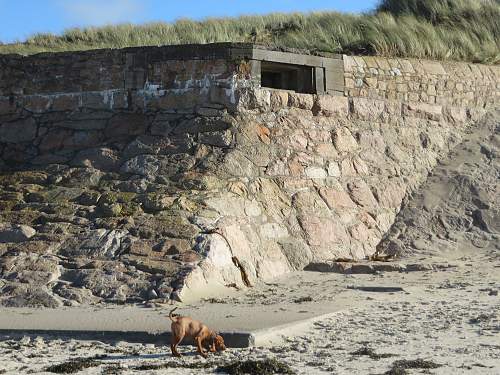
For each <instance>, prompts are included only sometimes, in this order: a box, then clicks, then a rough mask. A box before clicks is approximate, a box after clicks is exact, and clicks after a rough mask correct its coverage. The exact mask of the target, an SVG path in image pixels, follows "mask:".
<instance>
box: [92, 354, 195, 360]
mask: <svg viewBox="0 0 500 375" xmlns="http://www.w3.org/2000/svg"><path fill="white" fill-rule="evenodd" d="M197 355H198V353H196V352H185V353H182V357H195V356H197ZM165 358H171V359H175V358H178V357H175V356H173V355H172V354H170V353H164V354H126V355H112V354H111V355H109V354H108V355H106V357H103V358H99V361H101V362H106V361H133V360H143V359H144V360H148V359H149V360H151V359H165Z"/></svg>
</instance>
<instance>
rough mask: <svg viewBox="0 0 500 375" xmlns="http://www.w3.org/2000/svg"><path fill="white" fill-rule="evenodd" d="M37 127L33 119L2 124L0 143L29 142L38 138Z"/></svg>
mask: <svg viewBox="0 0 500 375" xmlns="http://www.w3.org/2000/svg"><path fill="white" fill-rule="evenodd" d="M36 131H37V126H36V122H35V120H34V119H33V118H31V117H29V118H26V119H22V120H18V121H14V122H4V123H2V124H0V141H2V142H9V143H18V142H29V141H32V140H33V139H35V137H36Z"/></svg>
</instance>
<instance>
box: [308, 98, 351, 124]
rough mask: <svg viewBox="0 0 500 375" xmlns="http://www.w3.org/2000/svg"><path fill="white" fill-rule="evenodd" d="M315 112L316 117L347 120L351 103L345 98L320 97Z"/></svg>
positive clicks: (315, 105) (315, 104)
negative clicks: (333, 117)
mask: <svg viewBox="0 0 500 375" xmlns="http://www.w3.org/2000/svg"><path fill="white" fill-rule="evenodd" d="M313 112H314V113H315V114H316V115H322V116H327V117H330V116H335V117H340V118H345V117H347V115H348V114H349V102H348V99H347V98H346V97H345V96H334V95H318V97H317V99H316V102H315V103H314V109H313Z"/></svg>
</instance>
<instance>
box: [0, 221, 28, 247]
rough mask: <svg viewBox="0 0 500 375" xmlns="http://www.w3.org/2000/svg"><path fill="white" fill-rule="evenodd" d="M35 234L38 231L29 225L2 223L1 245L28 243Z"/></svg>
mask: <svg viewBox="0 0 500 375" xmlns="http://www.w3.org/2000/svg"><path fill="white" fill-rule="evenodd" d="M35 234H36V230H35V229H33V228H32V227H30V226H28V225H12V224H10V223H0V243H1V242H24V241H28V240H29V239H30V238H31V237H33V236H34V235H35Z"/></svg>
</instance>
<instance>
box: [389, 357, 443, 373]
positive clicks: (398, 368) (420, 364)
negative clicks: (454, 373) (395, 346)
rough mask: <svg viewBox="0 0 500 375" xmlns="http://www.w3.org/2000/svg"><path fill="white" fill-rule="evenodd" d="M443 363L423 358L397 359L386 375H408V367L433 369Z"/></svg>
mask: <svg viewBox="0 0 500 375" xmlns="http://www.w3.org/2000/svg"><path fill="white" fill-rule="evenodd" d="M441 366H442V365H440V364H438V363H434V362H432V361H425V360H423V359H412V360H406V359H402V360H399V361H396V362H394V363H393V364H392V368H391V369H390V370H389V371H387V372H385V373H384V375H406V374H408V371H406V370H408V369H431V368H438V367H441Z"/></svg>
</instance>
